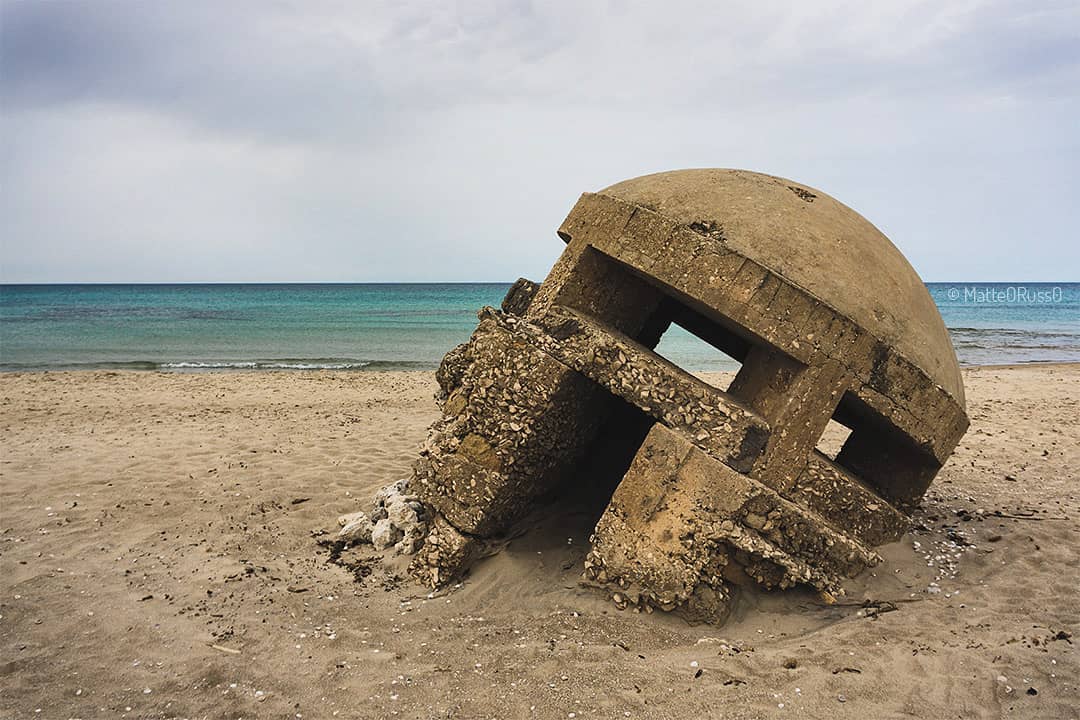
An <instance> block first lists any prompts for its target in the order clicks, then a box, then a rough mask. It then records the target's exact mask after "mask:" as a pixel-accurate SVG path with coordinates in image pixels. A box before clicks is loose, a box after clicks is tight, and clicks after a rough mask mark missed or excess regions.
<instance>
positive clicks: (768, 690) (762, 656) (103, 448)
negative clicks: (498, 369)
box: [0, 366, 1080, 718]
mask: <svg viewBox="0 0 1080 720" xmlns="http://www.w3.org/2000/svg"><path fill="white" fill-rule="evenodd" d="M965 381H966V383H967V388H968V397H969V411H970V414H971V418H972V427H971V430H970V431H969V432H968V434H967V436H966V438H965V439H964V441H963V443H962V444H961V446H960V448H959V449H958V451H957V453H956V455H955V456H954V457H953V458H952V460H951V461H950V462H949V464H948V465H947V466H946V468H945V469H944V470H943V471H942V473H941V474H940V475H939V477H938V480H937V482H936V484H935V485H934V489H932V491H931V492H930V494H929V495H928V497H927V499H926V502H925V508H924V511H923V512H921V513H920V514H919V517H918V518H917V525H916V528H915V530H913V532H912V533H911V534H909V535H908V536H907V537H905V538H904V540H903V541H902V542H899V543H896V544H893V545H891V546H888V547H885V548H883V549H882V554H883V555H884V557H885V563H884V564H883V565H881V566H879V567H878V568H876V569H875V571H874V572H868V573H865V574H864V575H863V576H860V577H859V578H857V579H855V580H853V581H851V582H850V583H849V586H848V595H847V597H846V598H843V599H842V600H841V602H840V603H839V604H837V605H833V606H826V605H823V604H821V602H820V601H819V600H818V599H817V598H816V597H815V596H814V595H812V594H810V593H804V592H788V593H773V594H744V595H743V596H742V598H741V600H740V605H739V606H738V608H737V610H736V613H735V615H734V617H733V619H732V620H731V621H730V622H729V623H728V624H727V625H725V626H723V627H719V628H717V627H710V626H690V625H687V624H686V623H685V622H683V621H681V620H679V619H678V618H675V617H670V616H663V615H661V614H653V615H644V614H634V613H632V612H628V611H626V612H620V611H619V610H617V609H616V608H615V607H614V606H613V605H611V604H610V603H608V602H606V601H605V600H603V599H602V598H601V597H599V596H598V595H597V594H595V593H594V592H593V591H590V590H587V589H585V588H582V587H580V586H579V585H578V584H577V578H578V575H579V572H580V570H581V560H582V556H583V554H584V552H585V551H586V540H587V535H588V528H589V524H590V522H591V521H592V520H593V519H595V517H596V514H597V512H598V510H599V508H598V507H589V506H588V504H587V503H585V504H583V501H582V499H581V497H579V496H576V495H567V496H564V497H562V498H560V499H559V500H558V502H557V503H556V504H555V505H554V506H552V507H550V508H547V509H545V510H542V511H539V512H538V513H537V515H536V517H535V518H533V519H532V520H531V521H530V522H529V523H528V527H529V530H528V531H527V532H526V533H525V534H523V535H521V536H519V537H517V538H516V539H514V540H513V541H511V542H510V543H509V545H508V547H507V548H506V550H505V551H504V552H503V553H501V554H500V555H497V556H495V557H492V558H489V559H488V560H486V561H485V562H483V563H482V564H481V565H480V566H479V567H477V568H476V569H475V570H474V572H473V573H472V575H471V577H469V578H468V579H467V580H466V581H465V582H464V583H463V585H462V586H461V587H459V588H456V589H453V590H451V591H450V592H447V593H443V594H439V595H438V596H436V597H429V596H428V595H427V592H426V591H425V590H422V589H421V588H419V587H417V586H416V585H414V584H413V583H411V582H410V581H409V579H408V578H407V577H406V576H405V574H404V572H403V564H402V562H401V560H400V559H396V560H395V559H389V560H387V561H380V560H379V559H377V558H376V557H374V556H373V555H372V554H371V551H370V550H363V551H360V552H353V553H350V556H349V558H350V561H351V562H353V563H354V565H353V567H354V568H355V569H356V573H355V574H356V575H357V576H363V577H361V578H360V580H359V581H357V580H356V579H355V578H354V574H353V573H350V572H349V571H347V570H346V569H344V568H342V567H340V566H338V565H334V564H330V563H328V562H327V551H326V550H325V549H324V548H322V547H320V546H318V544H317V538H316V537H314V536H313V530H317V529H320V528H326V529H330V528H331V526H332V525H333V521H334V518H335V517H336V516H337V515H338V514H340V513H344V512H347V511H352V510H356V509H362V508H365V507H366V505H367V501H368V499H369V497H370V496H371V494H372V493H373V492H374V491H375V489H377V488H378V487H380V486H381V485H383V484H385V483H388V482H391V481H393V480H396V479H398V478H400V477H403V476H405V475H407V474H408V472H409V466H410V463H411V461H412V459H413V457H414V454H415V451H416V447H417V445H418V444H419V443H420V442H421V441H422V440H423V438H424V435H425V428H426V426H427V424H428V423H429V422H430V421H432V420H433V419H434V417H435V415H436V408H435V405H434V402H433V401H432V399H431V396H432V392H433V390H434V387H435V385H434V380H433V377H432V375H431V374H428V373H362V372H361V373H236V374H190V375H185V374H152V373H114V372H93V373H49V374H44V373H38V374H6V375H3V376H0V396H2V403H3V404H2V412H0V425H2V427H3V440H2V448H0V451H2V458H0V459H2V466H0V467H2V518H0V540H2V542H0V553H2V554H0V562H2V580H0V592H2V595H0V615H2V618H0V647H2V650H3V658H2V663H3V664H2V667H0V717H3V718H68V717H82V718H99V717H109V718H112V717H125V716H126V717H131V718H172V717H188V718H202V717H209V718H235V717H247V718H284V717H304V718H323V717H334V716H337V717H355V718H383V717H390V716H394V715H397V716H400V717H407V718H444V717H453V718H506V717H510V718H516V717H536V718H574V717H576V718H622V717H631V718H703V717H709V718H713V717H732V718H744V717H745V718H751V717H803V718H820V717H830V718H833V717H835V718H847V717H850V718H889V717H922V718H969V717H1029V718H1059V717H1077V716H1078V707H1080V690H1078V683H1080V661H1078V657H1077V647H1076V645H1074V644H1073V643H1080V637H1071V634H1076V633H1077V625H1078V622H1080V589H1078V587H1080V580H1078V578H1080V568H1078V558H1080V530H1078V522H1077V520H1078V518H1080V503H1078V498H1080V485H1078V478H1077V475H1078V470H1080V419H1078V418H1080V367H1077V366H1046V367H1031V366H1029V367H1021V368H981V369H971V370H967V371H965ZM594 504H595V502H594ZM969 543H970V544H969ZM864 600H865V601H872V602H871V603H868V604H869V607H863V604H864ZM893 608H895V609H893Z"/></svg>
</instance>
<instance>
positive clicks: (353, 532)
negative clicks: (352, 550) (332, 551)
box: [338, 512, 374, 543]
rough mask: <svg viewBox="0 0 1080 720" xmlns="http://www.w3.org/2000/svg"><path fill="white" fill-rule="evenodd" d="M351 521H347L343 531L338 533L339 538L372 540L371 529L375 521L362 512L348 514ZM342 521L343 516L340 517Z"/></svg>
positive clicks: (361, 540) (359, 540)
mask: <svg viewBox="0 0 1080 720" xmlns="http://www.w3.org/2000/svg"><path fill="white" fill-rule="evenodd" d="M342 517H348V518H349V521H348V522H347V523H345V525H344V527H342V528H341V532H339V533H338V540H344V541H346V542H360V543H369V542H371V531H372V529H373V526H374V525H373V523H372V522H371V519H370V518H369V517H368V516H367V515H366V514H364V513H362V512H355V513H351V514H349V515H347V516H344V515H343V516H342ZM338 521H339V522H340V521H341V518H338Z"/></svg>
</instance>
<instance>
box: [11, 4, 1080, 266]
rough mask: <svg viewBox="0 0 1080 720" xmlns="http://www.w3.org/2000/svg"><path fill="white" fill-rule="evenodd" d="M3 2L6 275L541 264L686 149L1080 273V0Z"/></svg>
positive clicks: (982, 251) (919, 251)
mask: <svg viewBox="0 0 1080 720" xmlns="http://www.w3.org/2000/svg"><path fill="white" fill-rule="evenodd" d="M0 3H2V4H0V107H2V115H0V184H2V185H0V186H2V188H3V191H2V192H0V236H2V237H3V261H4V262H3V268H2V270H0V272H2V273H3V277H4V278H5V279H16V280H19V279H22V280H32V279H57V280H80V279H85V280H94V279H98V280H102V279H109V280H125V279H129V280H130V279H139V280H170V279H175V280H201V279H212V280H229V279H235V280H260V279H262V280H284V279H310V280H320V279H323V280H349V279H353V280H378V279H387V280H395V279H401V280H405V279H410V280H423V279H427V280H441V279H459V280H466V279H489V280H500V279H512V277H513V276H515V275H517V274H519V273H528V274H532V275H534V276H536V275H541V274H542V273H543V272H544V270H545V269H546V266H547V265H548V264H549V263H550V262H551V259H552V258H553V257H554V256H555V254H557V252H558V250H559V247H558V242H557V241H556V240H554V239H553V236H552V229H553V228H554V227H555V226H556V225H557V224H558V222H559V220H560V219H561V217H562V215H563V214H564V213H565V212H566V211H567V210H568V209H569V207H570V205H571V204H572V203H573V201H574V199H575V198H576V196H577V193H579V192H580V191H582V190H588V189H596V188H599V187H603V186H604V185H607V184H609V183H611V182H615V181H617V180H619V179H622V178H625V177H629V176H633V175H638V174H642V173H644V172H651V171H658V170H663V169H670V168H673V167H685V166H742V167H750V168H753V169H758V170H764V171H768V172H773V173H776V174H780V175H786V176H789V177H795V178H797V179H799V180H801V181H803V182H807V183H810V184H813V185H817V186H818V187H820V188H822V189H824V190H826V191H828V192H831V193H832V194H834V195H836V196H838V197H839V198H841V199H843V200H844V201H846V202H848V203H849V204H851V205H853V206H854V207H855V208H856V209H858V210H859V211H861V212H863V213H864V214H866V215H867V217H869V218H870V219H871V220H872V221H874V222H876V223H878V224H879V225H881V226H882V228H883V229H884V230H885V231H886V232H887V233H888V234H889V235H890V236H891V237H893V239H894V240H895V241H896V242H897V243H898V244H899V245H900V246H901V247H902V249H903V250H904V251H905V252H906V253H908V255H909V257H910V258H911V259H912V261H913V264H915V265H916V267H917V269H919V270H920V271H921V272H923V274H924V275H925V276H926V277H928V278H929V279H954V278H958V277H960V278H961V279H966V278H969V277H982V278H987V279H1030V278H1035V277H1044V278H1047V277H1049V278H1051V279H1053V278H1054V277H1059V276H1060V273H1061V272H1062V270H1061V269H1062V268H1068V267H1076V266H1078V264H1080V260H1078V258H1077V251H1076V250H1075V249H1074V248H1073V245H1074V243H1071V242H1070V240H1071V238H1069V237H1068V233H1069V232H1070V231H1069V230H1068V228H1071V227H1075V226H1076V225H1077V221H1078V220H1080V217H1078V213H1080V210H1078V209H1077V208H1076V207H1075V203H1074V202H1072V200H1071V198H1070V197H1069V195H1070V189H1071V188H1075V187H1076V185H1077V180H1078V177H1077V169H1076V168H1077V167H1080V150H1078V147H1077V136H1076V133H1075V130H1074V129H1073V128H1075V127H1076V126H1077V125H1078V124H1080V123H1078V122H1077V120H1078V115H1080V113H1078V107H1077V106H1078V102H1080V101H1078V100H1077V98H1076V97H1075V90H1074V88H1075V87H1077V86H1080V48H1078V44H1077V38H1078V37H1080V16H1078V13H1080V10H1078V9H1077V8H1076V7H1075V4H1071V3H1064V2H1039V3H1035V4H1027V3H1025V4H1009V3H998V2H990V3H986V2H974V3H939V2H915V1H912V2H893V3H864V4H854V5H853V4H850V3H846V2H840V1H839V0H837V2H821V3H812V4H809V3H801V4H796V3H776V2H761V3H755V4H739V5H734V4H723V3H715V2H710V3H694V2H670V3H668V2H665V3H641V4H632V3H619V2H610V3H599V2H598V3H557V2H556V3H548V2H544V3H541V2H536V3H529V2H515V3H501V4H481V3H466V4H460V5H458V4H452V3H442V2H413V3H402V2H378V3H377V2H366V3H351V2H310V3H307V2H306V3H302V4H300V3H280V2H279V3H265V2H246V1H241V0H233V1H231V2H227V3H220V2H215V3H209V2H184V3H166V2H132V1H118V0H113V1H98V0H79V1H76V2H40V3H39V2H29V0H15V1H11V0H8V1H6V2H4V1H3V0H0ZM1022 234H1025V235H1026V236H1029V237H1030V236H1034V237H1035V238H1037V239H1035V240H1028V241H1027V242H1028V245H1029V248H1030V250H1031V251H1030V252H1028V253H1027V254H1025V255H1024V260H1023V262H1022V263H1021V262H1019V261H1018V260H1017V259H1016V242H1017V237H1019V236H1020V235H1022ZM180 247H182V248H184V252H183V253H180V252H178V250H177V248H180ZM1012 272H1023V273H1024V274H1025V275H1024V278H1012V277H1010V273H1012ZM1055 274H1056V275H1055Z"/></svg>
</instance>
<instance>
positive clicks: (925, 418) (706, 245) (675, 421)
mask: <svg viewBox="0 0 1080 720" xmlns="http://www.w3.org/2000/svg"><path fill="white" fill-rule="evenodd" d="M559 235H560V237H562V238H563V240H564V241H566V243H567V247H566V249H565V251H564V252H563V254H562V256H561V257H560V258H559V261H558V262H557V263H556V264H555V266H554V267H553V268H552V270H551V272H550V273H549V274H548V277H547V279H546V280H544V282H543V283H542V284H540V285H539V286H537V285H536V284H534V283H530V282H528V281H525V280H521V281H519V282H518V283H517V284H516V285H515V286H514V288H512V289H511V291H510V293H509V294H508V295H507V298H506V300H505V301H504V303H503V311H502V312H500V311H496V310H493V309H491V308H485V309H484V310H482V311H481V313H480V325H479V327H478V328H477V330H476V332H475V333H474V334H473V337H472V339H471V340H470V341H469V342H468V343H467V344H465V345H463V346H462V347H460V348H457V349H456V350H454V351H453V352H451V353H450V354H448V355H447V357H446V358H445V359H444V361H443V366H442V367H441V368H440V372H439V374H438V378H439V383H440V385H441V387H442V389H443V413H444V414H443V418H442V419H441V420H440V421H439V422H437V423H436V424H435V425H434V426H433V427H432V431H431V435H430V438H429V441H428V444H427V446H426V448H425V450H424V452H423V453H422V455H421V457H420V459H419V460H418V461H417V464H416V467H415V470H414V475H413V478H412V480H411V481H410V483H409V492H411V493H414V494H415V495H416V496H417V497H418V498H419V499H420V500H421V501H422V502H423V503H424V506H425V507H426V508H427V513H426V514H427V516H428V517H429V518H430V519H431V520H430V525H429V527H428V529H427V534H426V538H425V540H424V542H423V545H422V546H421V547H420V550H419V553H418V555H417V557H416V559H415V560H414V562H413V569H414V571H415V572H416V573H417V574H418V575H419V576H420V577H422V578H423V579H424V580H426V581H427V582H428V583H430V584H432V585H439V584H442V583H444V582H446V581H448V580H449V579H451V578H453V577H455V576H456V575H457V574H459V573H460V572H461V571H462V570H463V569H464V568H465V567H467V566H468V564H469V563H470V562H471V561H472V559H473V557H475V555H476V552H477V551H478V550H479V549H481V548H482V546H483V545H484V543H485V539H487V538H493V537H496V536H498V535H500V534H501V533H504V532H506V531H507V530H509V529H510V528H511V527H512V526H513V524H514V523H515V521H516V520H517V519H518V518H520V517H521V516H522V515H523V514H524V513H525V512H526V511H527V510H528V509H530V507H531V506H532V504H533V503H534V502H535V500H536V499H537V498H539V497H541V496H542V495H544V494H545V493H547V492H549V491H550V490H551V489H552V488H554V487H555V486H556V485H558V484H559V483H560V482H562V481H564V480H565V479H566V478H567V477H570V476H572V475H573V474H574V472H575V470H576V468H577V467H578V465H579V464H580V462H581V461H582V459H583V458H585V457H586V456H589V457H593V458H595V457H596V456H597V454H598V453H599V452H600V449H601V448H602V449H603V452H605V453H607V457H608V459H609V463H608V464H609V466H610V467H612V468H617V469H618V472H619V477H621V480H619V482H618V485H617V487H616V488H615V489H614V491H613V494H612V495H611V497H610V502H609V503H608V505H607V507H606V509H605V510H604V511H603V514H602V516H601V518H600V521H599V522H598V523H597V525H596V527H595V530H594V532H593V535H592V537H591V543H592V547H591V551H590V553H589V555H588V557H587V559H586V562H585V578H586V579H587V580H588V581H589V582H591V583H595V584H597V585H601V586H603V587H606V588H609V589H610V592H611V594H612V597H613V598H614V599H615V600H616V602H617V603H619V604H620V605H626V604H637V605H640V606H643V607H645V608H649V609H651V608H654V607H655V608H661V609H665V610H670V609H680V610H681V611H682V612H684V613H686V614H687V615H688V616H691V617H694V618H699V619H706V620H713V621H716V620H719V619H721V618H722V617H723V616H724V614H725V613H726V611H727V608H728V606H729V603H728V599H729V597H730V593H731V590H732V587H733V586H736V585H739V584H745V583H747V582H757V583H760V584H762V585H764V586H766V587H788V586H790V585H794V584H807V585H810V586H812V587H815V588H817V589H818V590H820V591H821V592H822V593H824V594H826V596H831V595H834V594H836V593H839V592H841V590H842V588H841V583H842V578H843V577H847V576H851V575H853V574H855V573H857V572H858V571H859V570H861V569H862V568H865V567H867V566H870V565H873V564H874V563H875V562H877V561H878V559H879V558H878V556H877V555H876V554H875V553H874V552H873V550H872V548H873V547H874V546H876V545H879V544H882V543H886V542H891V541H894V540H896V539H898V538H899V537H900V536H901V535H902V533H903V532H904V530H905V529H906V527H907V525H908V517H907V515H906V512H907V511H908V510H909V509H910V508H911V507H912V506H913V505H914V504H916V503H917V502H918V501H919V499H920V498H921V497H922V495H923V493H924V492H925V491H926V488H927V487H928V485H929V484H930V482H931V480H932V479H933V478H934V476H935V475H936V473H937V471H938V470H939V469H940V467H941V465H942V463H943V462H944V461H945V460H946V458H948V456H949V455H950V454H951V452H952V450H953V448H954V447H955V446H956V444H957V442H958V441H959V439H960V437H961V436H962V435H963V433H964V431H965V430H966V428H967V417H966V415H965V412H964V404H963V403H964V400H963V386H962V384H961V380H960V373H959V369H958V367H957V362H956V357H955V354H954V353H953V350H952V346H951V344H950V342H949V338H948V334H947V332H946V331H945V327H944V325H943V324H942V321H941V318H940V316H939V315H938V313H937V309H936V308H935V306H934V304H933V302H932V300H931V299H930V296H929V294H928V293H927V291H926V288H925V286H923V284H922V282H921V281H920V280H919V278H918V276H917V275H916V274H915V272H914V270H912V268H911V266H910V265H908V263H907V262H906V261H905V260H904V258H903V256H902V255H901V254H900V252H899V251H898V250H897V249H896V248H895V247H894V246H893V245H892V244H891V243H890V242H889V241H888V239H887V238H885V236H884V235H882V234H881V233H880V232H879V231H878V230H877V229H876V228H874V226H873V225H871V224H870V223H869V222H867V221H866V220H865V219H863V218H862V217H861V216H859V215H858V214H857V213H855V212H854V211H852V210H851V209H850V208H847V207H846V206H844V205H842V204H841V203H839V202H837V201H836V200H833V199H832V198H830V197H829V196H827V195H825V194H824V193H821V192H819V191H817V190H814V189H812V188H810V187H808V186H805V185H802V184H798V183H795V182H792V181H789V180H784V179H781V178H776V177H771V176H768V175H760V174H757V173H750V172H745V171H738V170H682V171H676V172H670V173H660V174H657V175H649V176H645V177H642V178H637V179H635V180H629V181H626V182H623V183H619V184H617V185H613V186H611V187H609V188H607V189H606V190H602V191H600V192H598V193H586V194H585V195H583V196H582V197H581V199H580V200H579V201H578V203H577V205H576V206H575V207H574V209H573V210H572V211H571V213H570V215H569V216H568V217H567V218H566V220H565V221H564V222H563V224H562V226H561V227H560V228H559ZM673 323H674V324H678V325H680V326H682V327H683V328H685V329H687V330H689V331H690V332H692V333H694V334H695V335H697V336H698V337H700V338H701V339H702V340H704V341H706V342H708V343H710V344H712V345H713V346H715V347H716V348H718V349H720V350H722V351H724V352H726V353H727V354H729V355H730V356H731V357H733V358H734V359H735V360H737V361H739V362H740V363H742V366H741V369H740V371H739V373H738V374H737V376H736V377H735V379H734V381H733V382H732V383H731V385H730V386H729V387H728V388H727V389H726V390H722V389H719V388H716V387H713V386H711V385H709V384H707V383H705V382H703V381H702V380H701V379H699V378H697V377H695V376H694V375H692V374H690V373H688V372H686V371H685V370H683V369H682V368H679V367H677V366H675V365H673V364H672V363H671V362H669V361H668V360H666V359H665V358H663V357H660V356H659V355H657V354H656V353H655V352H654V351H653V348H654V347H655V346H656V344H657V343H658V341H659V339H660V336H661V335H662V334H663V333H664V332H665V331H666V330H667V328H668V327H669V326H670V325H671V324H673ZM830 420H835V421H837V422H838V423H840V424H841V425H843V426H846V427H847V428H849V429H850V435H849V436H848V437H847V439H846V441H845V442H844V443H843V447H842V448H841V449H840V451H839V452H838V453H836V454H835V455H834V456H830V455H826V454H825V453H823V452H821V451H819V450H818V449H817V445H818V442H819V440H820V439H821V437H822V434H823V432H824V430H825V428H826V426H827V425H828V424H829V422H830Z"/></svg>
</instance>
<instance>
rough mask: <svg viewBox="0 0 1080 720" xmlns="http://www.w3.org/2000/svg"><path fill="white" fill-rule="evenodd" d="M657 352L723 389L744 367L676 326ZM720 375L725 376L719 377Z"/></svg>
mask: <svg viewBox="0 0 1080 720" xmlns="http://www.w3.org/2000/svg"><path fill="white" fill-rule="evenodd" d="M655 352H656V354H657V355H659V356H661V357H663V358H664V359H666V360H670V361H671V362H672V363H674V364H675V365H678V366H679V367H681V368H682V369H683V370H686V371H687V372H689V373H692V374H694V375H698V376H699V377H702V378H703V379H704V380H705V381H706V382H708V383H709V384H710V385H713V386H715V387H717V388H719V389H721V390H725V389H727V387H728V385H730V384H731V381H732V380H733V379H734V377H735V373H737V372H738V371H739V368H741V367H742V363H740V362H739V361H738V360H736V359H735V358H733V357H731V356H730V355H728V354H727V353H725V352H723V351H722V350H720V349H718V348H716V347H714V346H713V345H710V344H709V343H707V342H705V341H704V340H702V339H701V338H699V337H698V336H697V335H695V334H694V333H692V332H690V331H689V330H687V329H686V328H684V327H682V326H681V325H678V324H676V323H672V324H671V326H670V327H669V328H668V330H667V332H665V333H664V334H663V336H662V337H661V338H660V342H659V344H657V346H656V349H655ZM702 373H706V374H705V375H702ZM716 373H723V375H721V376H720V377H717V376H716V375H715V374H716Z"/></svg>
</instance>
